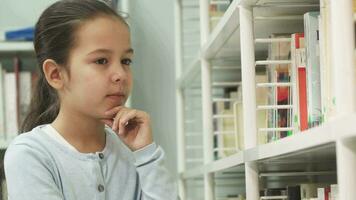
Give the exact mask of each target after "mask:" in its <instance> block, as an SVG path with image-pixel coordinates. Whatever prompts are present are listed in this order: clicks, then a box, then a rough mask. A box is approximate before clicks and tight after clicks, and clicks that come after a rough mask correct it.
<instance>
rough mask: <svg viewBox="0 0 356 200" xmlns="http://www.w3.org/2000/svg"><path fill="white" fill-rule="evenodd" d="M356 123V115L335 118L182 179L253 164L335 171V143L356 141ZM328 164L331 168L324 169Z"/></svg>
mask: <svg viewBox="0 0 356 200" xmlns="http://www.w3.org/2000/svg"><path fill="white" fill-rule="evenodd" d="M355 121H356V113H355V114H349V115H345V116H341V117H335V118H334V119H332V120H330V121H328V122H325V123H324V124H322V125H320V126H318V127H315V128H311V129H308V130H306V131H303V132H300V133H297V134H295V135H293V136H290V137H286V138H283V139H280V140H278V141H275V142H272V143H268V144H263V145H259V146H257V147H254V148H251V149H247V150H244V151H241V152H238V153H237V154H234V155H231V156H229V157H226V158H223V159H220V160H217V161H214V162H212V163H209V164H204V165H202V166H197V167H196V168H194V169H191V170H187V171H186V172H183V173H181V175H182V177H183V178H185V179H187V178H193V177H196V176H201V175H204V174H205V173H216V172H220V171H223V170H226V169H229V168H232V167H236V166H239V165H243V164H244V163H246V162H253V161H256V162H257V163H259V165H260V167H261V168H262V169H263V170H264V171H273V170H276V169H278V170H277V171H283V170H295V171H296V172H298V171H300V170H302V169H305V170H308V168H307V167H306V166H308V164H310V163H311V164H312V165H313V166H314V168H315V169H317V170H319V171H330V170H335V169H336V167H334V166H333V164H335V163H336V162H335V160H336V153H335V151H336V150H335V142H336V141H337V140H353V141H356V123H355ZM325 162H327V163H329V164H328V165H325ZM315 163H317V164H315ZM318 163H319V164H318ZM320 163H321V164H320ZM330 163H331V164H330ZM286 164H289V165H288V167H287V168H283V166H284V167H285V166H286ZM291 165H292V167H291ZM315 166H316V167H315ZM321 174H323V173H321Z"/></svg>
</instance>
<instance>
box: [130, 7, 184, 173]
mask: <svg viewBox="0 0 356 200" xmlns="http://www.w3.org/2000/svg"><path fill="white" fill-rule="evenodd" d="M129 2H130V24H131V31H132V40H133V47H134V51H135V58H134V64H133V73H134V74H133V76H134V89H133V93H132V107H135V108H137V109H142V110H145V111H147V112H148V113H150V115H151V118H152V124H153V132H154V139H155V141H156V142H157V143H158V144H159V145H161V146H162V147H163V149H164V150H165V152H166V166H167V167H168V168H169V170H170V171H171V172H172V173H173V174H174V175H175V174H176V171H177V169H176V163H177V161H176V157H177V156H176V124H175V121H176V116H175V68H174V1H173V0H169V1H167V0H154V1H152V0H130V1H129Z"/></svg>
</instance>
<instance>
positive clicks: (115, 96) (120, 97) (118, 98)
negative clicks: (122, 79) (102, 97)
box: [107, 92, 126, 101]
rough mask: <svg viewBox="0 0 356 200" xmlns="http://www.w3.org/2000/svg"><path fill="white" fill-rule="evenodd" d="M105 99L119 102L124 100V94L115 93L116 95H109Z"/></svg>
mask: <svg viewBox="0 0 356 200" xmlns="http://www.w3.org/2000/svg"><path fill="white" fill-rule="evenodd" d="M107 97H108V98H109V99H112V100H115V101H119V100H122V99H125V97H126V94H125V93H123V92H117V93H112V94H109V95H107Z"/></svg>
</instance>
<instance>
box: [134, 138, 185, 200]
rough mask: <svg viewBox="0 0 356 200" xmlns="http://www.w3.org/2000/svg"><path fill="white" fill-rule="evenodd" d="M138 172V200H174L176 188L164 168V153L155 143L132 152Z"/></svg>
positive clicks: (176, 195)
mask: <svg viewBox="0 0 356 200" xmlns="http://www.w3.org/2000/svg"><path fill="white" fill-rule="evenodd" d="M134 156H135V158H136V162H135V166H136V170H137V172H138V176H139V180H140V183H139V184H140V187H141V199H140V200H161V199H162V200H176V199H178V194H177V193H178V192H177V186H176V184H175V181H174V180H173V179H172V178H171V176H170V174H169V172H168V170H167V169H166V168H165V167H164V165H163V162H164V152H163V150H162V149H161V148H160V147H158V146H157V145H156V144H155V143H152V144H150V145H148V146H146V147H144V148H143V149H140V150H137V151H135V152H134Z"/></svg>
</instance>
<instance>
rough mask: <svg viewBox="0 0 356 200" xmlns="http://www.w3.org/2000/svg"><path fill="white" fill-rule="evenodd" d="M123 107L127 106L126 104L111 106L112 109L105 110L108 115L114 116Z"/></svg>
mask: <svg viewBox="0 0 356 200" xmlns="http://www.w3.org/2000/svg"><path fill="white" fill-rule="evenodd" d="M123 108H125V107H124V106H117V107H114V108H111V109H110V110H107V111H106V112H105V115H107V116H113V115H115V114H116V113H118V112H120V110H122V109H123Z"/></svg>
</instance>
